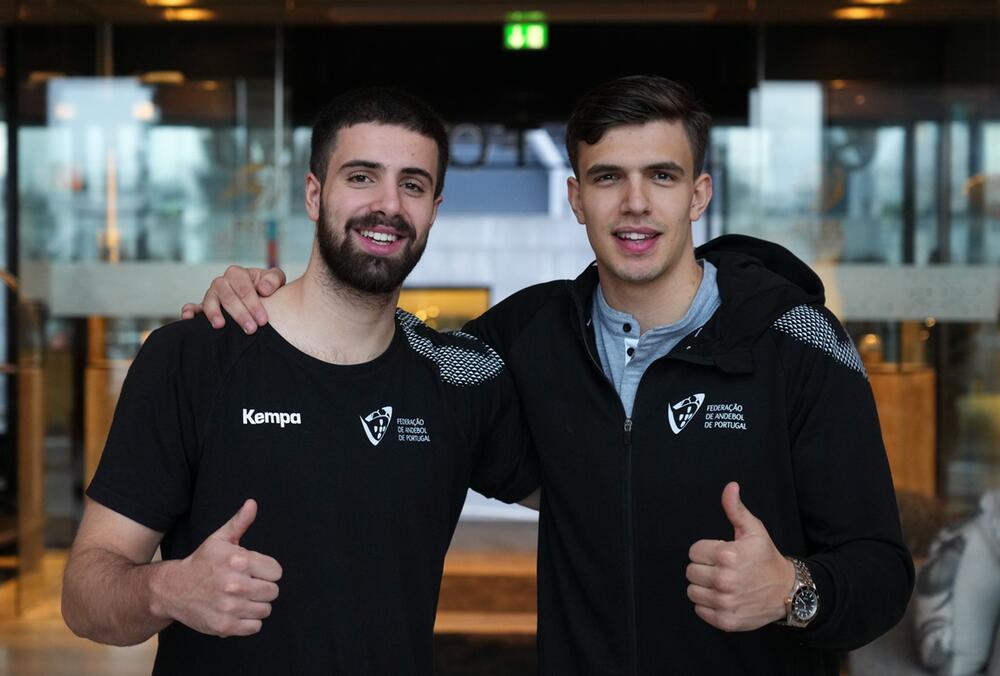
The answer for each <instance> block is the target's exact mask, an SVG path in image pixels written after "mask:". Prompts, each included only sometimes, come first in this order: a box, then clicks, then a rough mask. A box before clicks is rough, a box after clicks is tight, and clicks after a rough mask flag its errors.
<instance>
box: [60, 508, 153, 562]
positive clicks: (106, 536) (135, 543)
mask: <svg viewBox="0 0 1000 676" xmlns="http://www.w3.org/2000/svg"><path fill="white" fill-rule="evenodd" d="M162 539H163V533H161V532H159V531H155V530H153V529H152V528H149V527H147V526H144V525H142V524H141V523H139V522H137V521H133V520H132V519H130V518H128V517H127V516H124V515H122V514H119V513H118V512H116V511H114V510H113V509H110V508H108V507H105V506H104V505H102V504H101V503H99V502H97V501H96V500H92V499H90V498H87V499H86V505H85V506H84V510H83V520H82V521H81V522H80V529H79V530H78V531H77V533H76V540H75V541H74V543H73V551H72V553H71V555H70V556H71V558H72V557H73V556H79V555H80V554H82V553H83V552H85V551H88V550H92V549H101V550H104V551H107V552H111V553H113V554H117V555H118V556H121V557H123V558H126V559H128V560H129V561H131V562H132V563H149V561H150V559H152V558H153V554H154V552H156V548H157V547H158V546H159V545H160V540H162Z"/></svg>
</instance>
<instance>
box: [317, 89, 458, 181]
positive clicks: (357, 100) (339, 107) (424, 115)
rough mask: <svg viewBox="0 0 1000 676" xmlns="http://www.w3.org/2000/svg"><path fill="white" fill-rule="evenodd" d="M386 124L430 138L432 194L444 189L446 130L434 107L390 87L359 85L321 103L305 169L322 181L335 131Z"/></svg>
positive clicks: (446, 160)
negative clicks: (433, 176) (433, 161)
mask: <svg viewBox="0 0 1000 676" xmlns="http://www.w3.org/2000/svg"><path fill="white" fill-rule="evenodd" d="M366 123H370V124H390V125H396V126H400V127H403V128H405V129H409V130H410V131H414V132H416V133H418V134H420V135H422V136H426V137H427V138H429V139H431V140H433V141H434V143H436V144H437V149H438V166H437V180H435V181H434V196H435V197H437V196H438V195H440V194H441V191H442V190H444V174H445V172H446V171H447V170H448V132H447V130H446V129H445V126H444V122H442V121H441V118H440V117H438V114H437V113H436V112H434V109H433V108H431V107H430V105H429V104H428V103H427V102H426V101H424V100H423V99H420V98H417V97H416V96H413V95H412V94H409V93H407V92H404V91H401V90H399V89H393V88H390V87H360V88H358V89H352V90H351V91H348V92H345V93H343V94H341V95H339V96H337V97H336V98H334V99H333V100H332V101H330V102H329V103H327V104H326V105H325V106H323V109H322V110H321V111H319V115H317V116H316V122H315V123H313V128H312V143H311V146H310V152H309V170H310V171H311V172H312V173H314V174H315V175H316V177H317V178H319V180H320V182H321V183H322V182H323V181H324V180H326V166H327V164H328V163H329V161H330V155H331V154H333V151H334V148H335V147H336V142H337V133H338V132H339V131H340V130H341V129H343V128H344V127H351V126H354V125H356V124H366Z"/></svg>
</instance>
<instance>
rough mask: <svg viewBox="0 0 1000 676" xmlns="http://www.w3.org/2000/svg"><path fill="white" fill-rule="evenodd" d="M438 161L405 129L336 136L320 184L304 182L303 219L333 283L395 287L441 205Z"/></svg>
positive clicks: (372, 289)
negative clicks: (309, 226)
mask: <svg viewBox="0 0 1000 676" xmlns="http://www.w3.org/2000/svg"><path fill="white" fill-rule="evenodd" d="M437 160H438V149H437V144H436V143H435V142H434V140H433V139H431V138H428V137H426V136H424V135H422V134H418V133H417V132H414V131H411V130H409V129H406V128H404V127H400V126H396V125H383V124H371V123H365V124H356V125H353V126H350V127H344V128H343V129H341V130H340V131H339V132H338V133H337V138H336V142H335V144H334V149H333V152H332V153H331V155H330V158H329V160H328V163H327V169H326V178H325V180H324V181H323V183H322V184H320V181H319V179H318V178H317V177H316V176H315V175H314V174H312V173H310V174H309V175H308V176H307V177H306V211H307V213H308V214H309V218H310V219H312V220H314V221H316V224H317V228H316V236H317V238H318V242H319V250H320V253H321V254H322V257H323V260H324V261H325V262H326V265H327V267H328V268H329V271H330V273H331V274H332V275H333V276H334V277H336V278H337V279H339V280H340V281H341V282H343V283H345V284H347V285H348V286H351V287H353V288H355V289H357V290H358V291H362V292H365V293H375V294H385V293H391V292H392V291H394V290H396V289H397V288H399V287H400V286H401V285H402V283H403V280H404V279H405V278H406V276H407V275H408V274H409V273H410V270H412V269H413V266H414V265H416V263H417V261H418V260H420V255H421V254H422V253H423V250H424V246H426V244H427V235H428V233H429V232H430V229H431V225H432V224H433V223H434V218H435V217H436V216H437V209H438V205H439V204H440V203H441V197H434V188H435V184H436V181H437Z"/></svg>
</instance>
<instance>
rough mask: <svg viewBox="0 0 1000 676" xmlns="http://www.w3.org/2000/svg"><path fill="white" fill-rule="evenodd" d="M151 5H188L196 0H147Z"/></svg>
mask: <svg viewBox="0 0 1000 676" xmlns="http://www.w3.org/2000/svg"><path fill="white" fill-rule="evenodd" d="M146 4H147V5H149V6H150V7H188V6H189V5H193V4H194V0H146Z"/></svg>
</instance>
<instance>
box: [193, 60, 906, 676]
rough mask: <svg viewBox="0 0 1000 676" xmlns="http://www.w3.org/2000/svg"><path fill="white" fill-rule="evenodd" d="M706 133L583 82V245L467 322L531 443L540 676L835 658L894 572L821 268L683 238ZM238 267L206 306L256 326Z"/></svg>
mask: <svg viewBox="0 0 1000 676" xmlns="http://www.w3.org/2000/svg"><path fill="white" fill-rule="evenodd" d="M708 137H709V117H708V114H707V113H706V112H705V111H704V110H703V109H702V108H701V106H700V105H699V104H698V103H697V101H695V100H694V99H693V98H692V97H691V95H690V94H689V93H688V92H687V91H686V90H685V89H684V88H683V87H681V86H679V85H677V84H676V83H674V82H670V81H669V80H665V79H663V78H659V77H646V76H633V77H624V78H620V79H618V80H614V81H612V82H608V83H605V84H604V85H601V86H598V87H597V88H595V89H594V90H592V91H591V92H589V93H588V94H586V95H585V96H584V97H583V98H582V99H581V101H580V102H579V103H578V104H577V106H576V108H575V110H574V112H573V115H572V116H571V118H570V120H569V124H568V125H567V131H566V149H567V153H568V156H569V159H570V163H571V165H572V167H573V172H574V175H573V177H571V178H570V179H569V181H568V195H569V201H570V205H571V206H572V208H573V212H574V214H575V215H576V217H577V220H578V221H579V223H580V224H581V225H583V226H584V227H585V229H586V233H587V237H588V239H589V241H590V244H591V246H592V248H593V250H594V254H595V258H596V263H595V264H594V265H592V266H589V267H588V268H587V269H586V270H584V271H583V273H582V274H580V276H579V277H577V278H576V279H575V280H560V281H555V282H549V283H545V284H538V285H536V286H532V287H529V288H527V289H524V290H522V291H520V292H518V293H516V294H514V295H513V296H511V297H510V298H508V299H506V300H504V301H503V302H501V303H499V304H498V305H496V306H495V307H493V308H491V309H490V310H489V311H488V312H486V313H485V314H484V315H483V316H482V317H480V318H478V319H476V320H473V321H472V322H471V323H470V324H469V325H467V326H466V330H467V331H470V332H472V333H474V334H475V335H478V336H480V337H481V338H483V339H484V340H486V342H488V343H489V344H490V345H492V346H494V347H495V348H496V349H497V351H498V352H499V353H500V354H501V355H502V356H503V358H504V359H505V361H506V363H507V364H508V366H509V368H510V370H511V374H512V376H513V378H514V381H515V383H516V385H517V387H518V392H519V394H520V396H521V400H522V403H523V405H524V409H525V418H526V420H527V423H528V424H529V425H530V426H531V430H532V435H533V438H534V441H535V443H536V444H537V448H538V453H539V462H540V466H541V475H542V477H543V481H542V490H541V513H540V516H539V549H538V654H539V673H541V674H544V675H546V676H548V675H549V674H553V675H558V676H562V675H563V674H587V675H591V674H601V675H607V676H611V675H616V676H617V675H624V674H628V675H631V676H637V675H640V674H641V675H643V676H645V675H649V676H653V675H656V676H661V675H662V674H684V675H687V674H713V675H715V674H718V675H720V676H733V675H737V674H747V675H751V674H754V675H755V674H767V675H768V676H777V675H779V674H780V675H787V676H802V675H803V674H825V675H829V676H835V675H836V674H837V673H839V659H838V657H839V656H838V653H839V652H841V651H844V650H849V649H851V648H854V647H856V646H859V645H862V644H864V643H866V642H867V641H870V640H871V639H872V638H874V637H875V636H878V635H879V634H880V633H882V632H884V631H886V630H887V629H888V628H889V627H891V626H892V625H893V624H895V623H896V622H897V621H898V620H899V618H900V617H901V615H902V613H903V610H904V608H905V606H906V602H907V599H908V597H909V594H910V590H911V588H912V584H913V563H912V561H911V559H910V556H909V553H908V552H907V550H906V547H905V545H904V544H903V542H902V536H901V534H900V527H899V517H898V513H897V511H896V504H895V497H894V494H893V489H892V481H891V477H890V475H889V468H888V463H887V461H886V457H885V450H884V448H883V446H882V438H881V433H880V430H879V425H878V419H877V415H876V412H875V406H874V402H873V399H872V394H871V388H870V387H869V385H868V382H867V377H866V373H865V369H864V365H863V364H862V363H861V359H860V358H859V357H858V354H857V351H856V350H855V348H854V345H853V343H852V342H851V340H850V338H849V337H848V336H847V334H846V332H845V331H844V329H843V327H842V326H841V325H840V323H839V322H838V321H837V320H836V318H834V317H833V315H832V314H831V313H830V312H829V310H827V309H826V308H825V307H824V305H823V286H822V284H821V282H820V280H819V278H818V277H817V276H816V275H815V273H814V272H813V271H812V270H810V269H809V268H808V267H807V266H806V265H805V264H804V263H803V262H802V261H800V260H798V259H797V258H796V257H795V256H793V255H792V254H791V253H790V252H788V251H786V250H785V249H783V248H782V247H780V246H777V245H775V244H771V243H769V242H763V241H761V240H756V239H753V238H749V237H741V236H736V235H728V236H724V237H720V238H718V239H716V240H713V241H712V242H709V243H707V244H706V245H704V246H702V247H699V248H697V249H695V247H694V246H693V245H692V241H691V237H692V236H691V222H692V221H695V220H698V218H699V217H700V216H701V214H702V213H704V211H705V209H706V208H707V207H708V204H709V201H710V199H711V196H712V179H711V176H709V175H708V174H707V173H705V172H704V171H703V170H702V166H703V163H704V157H705V151H706V148H707V145H708ZM254 276H255V277H256V279H254V277H251V276H248V275H247V272H246V271H243V270H238V269H233V270H231V271H230V272H229V273H227V275H226V276H225V277H223V278H220V279H218V280H216V283H214V284H213V288H212V289H211V290H210V292H209V294H208V295H207V296H206V298H205V309H206V312H208V313H209V314H210V315H212V316H215V315H216V314H217V313H218V303H219V300H220V299H221V300H222V302H223V303H224V304H225V306H226V308H227V309H229V311H230V312H232V313H233V315H234V316H236V317H237V318H238V319H240V320H246V321H249V322H250V324H251V328H252V327H253V325H254V321H253V319H252V318H251V316H252V314H251V313H253V312H254V311H256V310H260V309H264V310H266V309H267V308H266V305H265V306H263V308H261V306H260V305H259V303H260V301H259V300H257V299H256V298H255V297H254V295H253V290H254V284H255V282H257V283H259V284H260V285H258V286H257V289H258V290H260V291H262V292H266V291H267V289H266V288H262V286H263V285H264V284H266V283H270V284H271V286H272V287H273V286H276V285H278V284H279V283H280V281H281V279H280V275H274V274H272V273H264V271H256V272H255V273H254ZM241 298H242V299H243V300H241ZM244 305H247V306H248V307H244ZM186 309H187V311H191V310H192V309H194V308H191V307H188V308H186ZM262 314H263V313H261V315H262ZM260 319H266V317H264V316H258V320H260ZM553 421H558V424H553Z"/></svg>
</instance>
